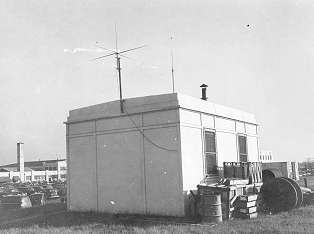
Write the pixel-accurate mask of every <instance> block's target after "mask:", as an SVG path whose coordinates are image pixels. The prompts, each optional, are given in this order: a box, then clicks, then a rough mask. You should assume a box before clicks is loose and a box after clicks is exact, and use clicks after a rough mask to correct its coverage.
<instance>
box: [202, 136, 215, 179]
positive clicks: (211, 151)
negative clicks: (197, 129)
mask: <svg viewBox="0 0 314 234" xmlns="http://www.w3.org/2000/svg"><path fill="white" fill-rule="evenodd" d="M204 135H205V137H204V138H205V147H204V149H205V170H206V174H217V159H216V133H215V132H213V131H207V130H206V131H205V133H204Z"/></svg>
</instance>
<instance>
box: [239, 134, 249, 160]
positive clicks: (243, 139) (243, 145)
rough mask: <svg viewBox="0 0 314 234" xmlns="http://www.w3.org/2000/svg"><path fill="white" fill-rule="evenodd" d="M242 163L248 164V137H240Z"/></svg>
mask: <svg viewBox="0 0 314 234" xmlns="http://www.w3.org/2000/svg"><path fill="white" fill-rule="evenodd" d="M238 144H239V157H240V158H239V159H240V162H247V146H246V136H238Z"/></svg>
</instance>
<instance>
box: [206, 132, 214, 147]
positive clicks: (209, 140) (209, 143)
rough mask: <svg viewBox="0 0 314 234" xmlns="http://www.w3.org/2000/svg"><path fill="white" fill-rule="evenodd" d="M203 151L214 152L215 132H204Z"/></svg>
mask: <svg viewBox="0 0 314 234" xmlns="http://www.w3.org/2000/svg"><path fill="white" fill-rule="evenodd" d="M205 152H216V139H215V132H209V131H206V132H205Z"/></svg>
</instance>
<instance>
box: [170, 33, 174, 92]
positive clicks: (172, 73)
mask: <svg viewBox="0 0 314 234" xmlns="http://www.w3.org/2000/svg"><path fill="white" fill-rule="evenodd" d="M170 40H171V42H172V40H173V37H172V36H171V37H170ZM171 78H172V93H174V69H173V46H172V43H171Z"/></svg>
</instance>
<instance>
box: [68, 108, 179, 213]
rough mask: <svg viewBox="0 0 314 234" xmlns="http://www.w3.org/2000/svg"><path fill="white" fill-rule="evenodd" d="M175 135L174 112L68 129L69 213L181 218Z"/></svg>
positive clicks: (142, 115) (161, 112)
mask: <svg viewBox="0 0 314 234" xmlns="http://www.w3.org/2000/svg"><path fill="white" fill-rule="evenodd" d="M178 131H179V127H178V111H177V110H164V111H156V112H148V113H141V114H133V115H130V116H120V117H115V118H108V119H98V120H92V121H87V122H81V123H79V124H70V125H69V127H68V136H67V138H68V140H67V141H68V161H69V169H68V173H69V201H68V205H69V206H68V207H69V209H71V210H86V209H91V210H95V211H101V212H109V213H138V214H158V215H170V216H183V215H184V205H183V195H182V181H181V160H180V147H179V144H180V141H179V137H178ZM143 134H144V136H143ZM82 199H84V201H82ZM85 200H86V201H87V202H85Z"/></svg>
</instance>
